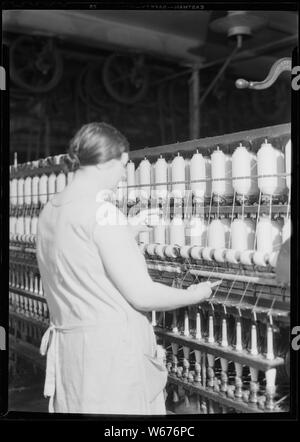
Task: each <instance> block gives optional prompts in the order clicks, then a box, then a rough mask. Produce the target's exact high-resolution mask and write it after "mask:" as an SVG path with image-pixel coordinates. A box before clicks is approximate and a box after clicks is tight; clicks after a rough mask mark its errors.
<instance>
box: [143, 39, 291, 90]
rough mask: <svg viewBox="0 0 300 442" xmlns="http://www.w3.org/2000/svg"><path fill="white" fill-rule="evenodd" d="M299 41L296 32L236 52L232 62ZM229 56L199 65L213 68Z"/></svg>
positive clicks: (166, 79) (187, 70) (172, 76)
mask: <svg viewBox="0 0 300 442" xmlns="http://www.w3.org/2000/svg"><path fill="white" fill-rule="evenodd" d="M297 41H298V35H297V34H294V35H292V36H289V37H285V38H282V39H280V40H277V41H275V42H271V43H267V44H265V45H262V46H259V47H257V48H254V49H245V50H244V51H241V52H239V53H238V54H236V55H235V56H234V57H233V58H232V60H231V62H234V61H242V60H247V59H249V58H252V57H255V56H256V55H257V53H258V52H265V51H266V50H268V49H275V48H277V47H281V46H282V45H287V44H292V43H296V42H297ZM227 58H228V57H222V58H219V59H218V60H214V61H210V62H208V63H204V64H202V65H200V66H199V70H202V69H207V68H211V67H214V66H217V65H218V64H221V63H223V62H225V61H226V60H227ZM192 70H193V68H189V69H186V70H184V71H181V72H179V73H177V74H174V75H170V76H168V77H165V78H163V79H162V80H158V81H156V82H153V83H152V86H153V85H158V84H160V83H163V82H165V81H169V80H173V79H174V78H177V77H180V76H182V75H185V74H188V73H190V72H192Z"/></svg>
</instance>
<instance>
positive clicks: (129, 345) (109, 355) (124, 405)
mask: <svg viewBox="0 0 300 442" xmlns="http://www.w3.org/2000/svg"><path fill="white" fill-rule="evenodd" d="M100 204H101V205H102V207H104V209H105V210H104V212H105V211H106V212H109V213H111V215H112V217H113V216H116V214H117V215H118V216H119V217H122V216H123V218H124V219H125V220H126V217H124V215H123V214H122V213H121V212H120V211H119V210H118V209H117V208H116V207H115V206H114V205H113V204H111V203H109V202H105V201H102V202H100V203H99V202H96V201H95V198H92V197H85V198H76V199H71V200H67V201H65V202H63V203H60V202H58V201H57V199H56V197H54V198H53V199H52V200H51V201H49V202H48V203H47V204H46V206H45V207H44V209H43V210H42V212H41V215H40V217H39V223H38V235H37V259H38V265H39V269H40V274H41V278H42V282H43V287H44V293H45V297H46V300H47V303H48V307H49V312H50V327H49V328H48V330H47V331H46V333H45V334H44V336H43V339H42V343H41V353H42V354H47V368H46V379H45V388H44V395H45V396H49V397H50V401H49V411H50V412H58V413H97V414H130V415H156V414H165V413H166V410H165V403H164V394H163V389H164V387H165V384H166V381H167V371H166V369H165V367H164V366H163V364H162V363H161V362H160V361H159V360H158V359H157V354H156V352H157V345H156V339H155V334H154V331H153V328H152V325H151V324H150V323H149V320H148V318H147V317H146V316H145V314H143V313H141V312H139V311H137V310H135V309H134V308H133V307H132V306H131V305H130V304H129V303H128V302H127V301H126V299H125V298H124V297H123V296H122V294H121V293H120V292H119V291H118V289H117V288H116V287H115V285H114V284H113V282H112V281H111V280H110V279H109V277H108V275H107V274H106V271H105V268H104V265H103V262H102V259H101V253H100V252H99V249H98V247H97V245H96V244H95V241H94V239H93V231H94V229H95V227H96V225H97V224H96V223H97V220H96V213H97V210H98V208H99V205H100ZM101 210H102V209H101ZM125 228H126V229H128V234H130V235H131V238H132V241H133V243H134V247H136V250H137V253H138V254H139V255H140V259H142V260H143V261H144V258H143V256H142V255H141V253H140V251H139V249H138V246H137V244H136V242H135V239H134V237H133V235H132V234H131V232H130V229H129V227H125ZM144 263H145V261H144ZM145 266H146V263H145Z"/></svg>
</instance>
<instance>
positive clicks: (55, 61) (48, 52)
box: [10, 35, 63, 93]
mask: <svg viewBox="0 0 300 442" xmlns="http://www.w3.org/2000/svg"><path fill="white" fill-rule="evenodd" d="M62 74H63V59H62V56H61V54H60V53H59V52H58V50H57V49H56V47H55V44H54V42H53V40H52V39H49V38H44V37H33V36H27V35H25V36H21V37H18V38H17V39H16V40H15V41H14V42H13V43H12V45H11V47H10V75H11V78H12V80H13V82H14V83H16V84H17V85H18V86H19V87H21V88H23V89H26V90H28V91H30V92H36V93H43V92H49V91H51V90H52V89H53V88H54V87H55V86H57V84H58V83H59V81H60V80H61V78H62Z"/></svg>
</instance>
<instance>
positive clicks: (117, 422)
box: [0, 0, 300, 439]
mask: <svg viewBox="0 0 300 442" xmlns="http://www.w3.org/2000/svg"><path fill="white" fill-rule="evenodd" d="M1 6H2V9H7V10H10V9H76V10H80V9H85V10H91V9H111V10H112V9H115V10H122V9H124V10H125V9H126V10H133V9H134V10H135V9H138V10H145V11H146V10H158V9H160V10H183V11H184V10H217V9H219V10H274V11H281V10H284V11H298V16H299V5H298V3H297V2H286V3H283V2H281V3H274V2H251V3H246V2H228V3H221V2H218V3H215V2H211V3H208V2H204V3H201V4H200V3H199V2H174V1H168V0H165V1H164V2H163V3H159V2H155V1H153V2H145V1H140V2H135V3H132V4H129V3H128V2H124V1H123V2H107V1H103V2H89V1H88V2H83V1H78V2H76V1H75V2H74V1H73V2H72V1H70V2H67V1H66V2H63V1H51V2H48V3H46V2H42V1H28V2H26V1H2V3H1ZM298 32H299V29H298ZM1 37H2V33H1ZM298 42H299V38H298ZM1 65H2V66H4V67H5V69H6V91H1V92H0V103H1V116H2V118H1V169H0V170H1V193H0V199H1V202H0V207H1V218H0V225H1V233H0V234H1V238H0V246H1V270H2V272H1V273H2V274H4V275H8V267H9V266H8V262H9V260H8V253H9V243H8V238H9V220H8V217H7V213H8V212H9V197H8V195H9V167H8V166H9V149H8V146H9V66H8V48H7V47H2V51H1ZM299 65H300V60H299V47H298V49H297V48H295V50H294V52H293V66H299ZM299 96H300V91H298V92H296V91H292V112H291V114H292V143H293V146H294V148H293V153H292V161H293V162H292V172H293V179H292V202H291V203H292V204H291V213H292V221H293V233H292V251H291V258H292V259H291V276H292V281H291V293H292V299H291V330H292V328H293V326H295V325H297V324H300V322H299V305H300V302H299V299H298V296H299V295H298V289H299V286H298V282H299V279H298V274H299V270H298V269H299V256H298V247H297V245H298V244H299V242H298V241H299V233H298V231H299V223H298V219H299V203H298V201H299V199H298V198H299V148H298V146H299V122H300V119H299ZM1 285H2V287H1V288H2V290H1V295H0V325H2V326H4V327H5V329H6V332H7V350H9V349H8V296H7V293H8V278H4V280H2V284H1ZM291 338H292V337H291ZM0 364H1V365H0V375H1V377H0V414H1V413H2V414H3V413H5V412H6V410H7V404H8V394H7V381H8V351H6V352H3V351H0ZM298 378H299V366H298V352H297V351H293V350H292V349H291V411H290V412H289V413H270V414H264V413H262V414H256V413H253V414H251V415H248V414H247V415H246V414H234V415H232V414H226V415H224V416H222V417H221V415H218V417H217V416H216V415H168V416H163V417H149V418H148V417H130V416H128V417H126V416H124V417H122V416H98V415H80V414H78V415H76V414H68V415H62V414H55V415H51V414H48V413H36V412H12V411H10V412H8V413H6V414H5V416H4V417H2V421H3V420H6V421H15V420H17V421H19V420H29V421H40V420H45V419H47V420H59V421H61V420H64V421H73V420H83V419H84V420H85V421H100V422H101V424H102V427H103V428H105V427H110V426H112V425H114V426H115V427H116V428H122V427H123V426H124V427H126V428H129V427H130V426H132V428H139V429H140V430H141V429H143V428H146V425H147V424H149V423H151V424H153V425H154V424H155V423H156V424H158V425H161V426H172V425H173V426H174V424H175V425H176V426H179V425H184V426H195V435H197V436H198V437H199V436H200V434H201V433H200V431H199V429H200V428H201V425H202V423H203V422H204V421H241V420H242V421H254V420H256V421H274V420H277V421H298V420H299V409H298V398H299V393H298V392H299V390H298V389H299V379H298ZM232 434H233V433H232ZM99 436H100V434H99ZM143 436H145V437H146V435H143ZM145 437H141V438H142V439H143V438H145Z"/></svg>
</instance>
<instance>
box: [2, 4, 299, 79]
mask: <svg viewBox="0 0 300 442" xmlns="http://www.w3.org/2000/svg"><path fill="white" fill-rule="evenodd" d="M251 14H255V15H257V16H260V17H263V18H265V24H264V26H263V27H262V28H261V29H259V30H258V31H257V32H254V33H253V36H252V38H251V39H249V40H247V41H245V42H244V43H243V51H245V50H246V51H247V52H246V54H245V55H246V58H244V57H243V59H240V60H236V61H234V62H233V63H232V68H233V69H234V70H235V71H236V72H237V73H239V74H242V75H247V76H251V77H252V78H253V79H259V77H260V76H261V77H263V76H264V75H265V74H266V73H267V72H268V70H269V68H270V64H272V62H274V61H275V60H276V59H277V58H280V57H284V56H290V55H291V51H292V49H293V47H295V46H296V44H297V35H298V16H297V13H296V12H291V11H251ZM225 15H226V11H214V12H211V11H195V10H189V11H182V10H177V11H166V10H163V11H161V10H156V11H154V10H152V11H149V10H148V11H144V10H143V11H142V10H122V11H121V10H93V11H88V10H80V11H79V10H78V11H75V10H10V11H5V12H4V14H3V28H4V31H10V32H17V33H25V34H26V33H29V34H41V35H49V36H54V37H56V38H60V39H62V40H65V41H72V42H73V43H76V42H78V43H80V44H86V45H87V46H89V47H95V48H97V47H98V48H107V49H113V50H124V51H130V52H140V53H146V54H149V55H154V56H158V57H160V58H162V59H164V60H172V61H176V62H178V63H179V64H180V65H190V64H192V63H195V62H196V63H199V64H200V65H201V64H204V63H207V62H210V61H214V60H216V59H222V58H224V57H227V56H228V55H229V53H230V52H231V51H232V48H233V43H232V42H229V40H228V39H227V37H226V33H225V35H224V33H216V32H214V31H213V30H212V29H211V28H210V23H211V22H212V21H213V20H214V19H216V18H220V17H222V16H225ZM259 48H261V50H258V49H259Z"/></svg>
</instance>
